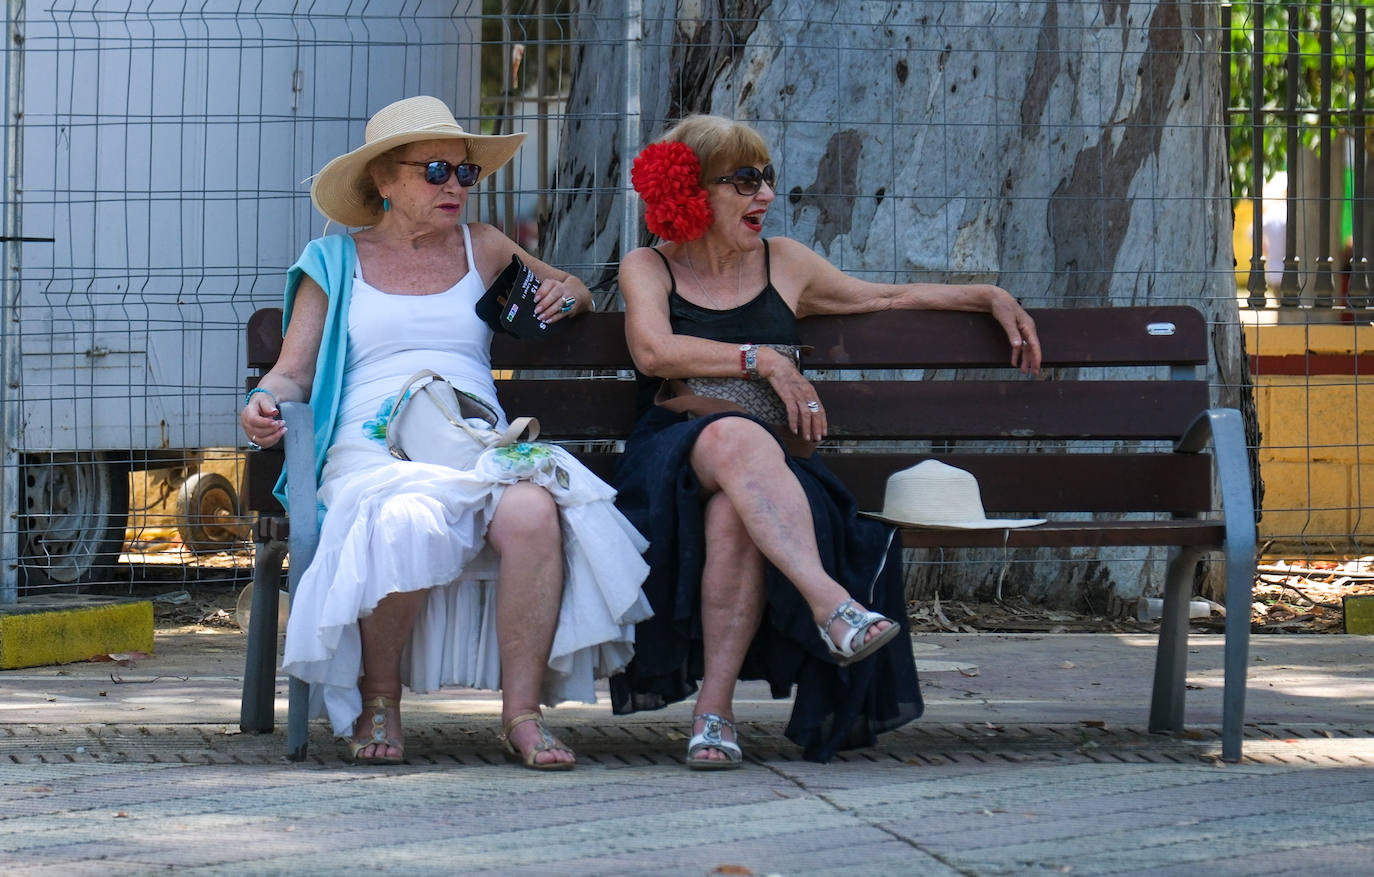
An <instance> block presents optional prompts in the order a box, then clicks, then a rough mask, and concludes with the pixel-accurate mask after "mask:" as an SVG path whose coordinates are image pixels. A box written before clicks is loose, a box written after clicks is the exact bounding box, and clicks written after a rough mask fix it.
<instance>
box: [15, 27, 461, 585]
mask: <svg viewBox="0 0 1374 877" xmlns="http://www.w3.org/2000/svg"><path fill="white" fill-rule="evenodd" d="M192 5H194V6H195V8H194V9H188V7H189V6H192ZM302 6H304V7H306V11H300V9H301V7H302ZM135 7H136V8H135ZM354 7H357V9H356V11H355V9H354ZM7 12H8V16H7V21H6V24H7V29H6V30H7V32H6V40H5V46H6V49H5V66H4V73H5V86H6V88H5V94H6V110H7V112H6V117H5V126H6V127H5V135H6V136H5V141H4V169H5V201H4V215H3V220H4V225H3V238H4V240H3V259H4V261H3V276H2V277H0V281H2V287H3V302H0V307H2V308H3V319H2V320H0V364H2V367H3V384H2V385H0V386H2V392H3V396H0V422H2V423H3V440H4V450H3V466H2V467H0V500H3V511H4V518H3V527H2V530H0V557H2V558H3V581H2V582H0V602H13V601H14V600H15V599H16V598H17V594H18V591H19V585H20V583H21V582H22V583H27V585H28V586H30V587H35V586H45V585H72V584H79V583H81V582H84V581H90V580H93V579H94V578H96V577H100V576H102V574H103V573H105V572H106V571H107V568H108V567H109V566H110V565H112V564H113V562H114V561H115V560H116V559H117V556H118V552H119V550H120V544H121V543H122V541H123V537H124V529H125V522H126V518H127V513H128V501H129V498H128V480H129V479H128V475H129V472H130V470H132V469H139V468H151V467H164V466H185V465H186V461H188V460H191V459H194V454H195V451H196V449H201V448H211V447H233V446H237V445H240V444H241V437H240V435H239V430H238V419H237V418H238V411H239V407H240V404H241V403H240V400H241V399H242V395H243V384H242V380H243V375H244V373H245V368H244V352H243V341H242V338H243V334H242V326H243V324H244V321H245V320H246V319H247V317H248V315H249V314H251V313H252V312H253V311H254V310H255V309H256V308H258V307H261V306H263V305H268V304H272V303H275V302H277V301H278V300H279V296H280V293H281V286H282V281H283V277H284V271H285V269H286V267H287V266H288V265H290V263H291V262H292V261H293V260H294V259H295V257H296V254H297V253H298V252H299V250H300V248H301V246H302V245H303V244H304V243H305V241H306V240H308V239H309V238H310V237H312V236H316V235H318V234H320V233H321V231H322V228H323V221H322V220H321V219H320V218H319V216H318V215H317V214H316V213H314V211H313V210H312V208H311V206H310V201H309V197H308V186H307V185H304V184H303V182H302V181H304V180H305V179H306V178H307V177H309V176H310V174H312V173H313V172H314V171H315V170H316V169H318V168H319V166H320V165H321V164H323V163H324V161H326V160H328V159H329V158H331V157H333V156H335V155H338V154H339V153H341V152H344V151H346V150H347V149H349V148H350V147H352V146H354V145H357V144H358V143H360V142H361V140H362V134H363V126H364V124H365V122H366V119H367V117H368V116H369V114H370V113H371V112H373V111H375V110H376V109H377V108H379V107H381V106H383V105H384V104H386V103H388V102H390V101H392V100H396V99H399V98H401V97H406V96H409V95H413V94H422V93H423V94H434V95H437V96H440V97H443V98H444V99H445V100H447V101H449V102H450V104H451V105H453V107H454V110H455V113H456V114H457V115H458V117H459V119H460V120H467V119H471V118H473V117H475V116H476V115H477V112H478V93H477V87H478V86H477V84H478V81H479V74H478V57H477V55H478V46H479V42H480V33H479V27H480V12H481V9H480V4H479V3H478V2H477V0H458V2H453V0H450V2H430V0H406V2H395V3H380V4H379V3H366V4H357V3H346V2H344V0H340V2H338V3H334V2H317V3H306V4H302V3H300V2H297V0H260V2H239V0H203V2H199V3H196V4H186V3H183V2H180V0H177V2H156V0H154V2H146V3H141V4H140V3H134V4H130V3H128V2H120V3H113V2H99V0H66V2H61V0H59V2H54V3H44V4H35V3H25V2H21V0H9V2H8V9H7ZM474 127H475V126H474ZM335 230H337V229H335Z"/></svg>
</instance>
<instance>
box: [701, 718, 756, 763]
mask: <svg viewBox="0 0 1374 877" xmlns="http://www.w3.org/2000/svg"><path fill="white" fill-rule="evenodd" d="M698 721H705V722H706V726H705V727H703V728H702V729H701V733H700V734H694V735H692V739H691V740H688V741H687V767H689V768H690V769H692V770H733V769H734V768H737V767H739V766H740V764H742V763H743V760H744V753H743V752H741V751H740V748H739V744H738V743H736V742H735V741H734V740H726V739H725V738H724V737H722V736H721V732H722V731H723V730H725V729H726V728H729V729H730V730H731V731H732V732H733V733H734V735H735V737H736V738H738V737H739V731H736V730H735V723H734V722H732V721H730V720H729V719H727V718H724V717H722V716H718V715H716V714H715V713H701V714H700V715H695V716H692V723H693V724H696V723H697V722H698ZM703 749H719V750H720V751H721V752H724V753H725V757H724V758H696V757H694V756H695V755H696V754H697V753H698V752H700V751H701V750H703Z"/></svg>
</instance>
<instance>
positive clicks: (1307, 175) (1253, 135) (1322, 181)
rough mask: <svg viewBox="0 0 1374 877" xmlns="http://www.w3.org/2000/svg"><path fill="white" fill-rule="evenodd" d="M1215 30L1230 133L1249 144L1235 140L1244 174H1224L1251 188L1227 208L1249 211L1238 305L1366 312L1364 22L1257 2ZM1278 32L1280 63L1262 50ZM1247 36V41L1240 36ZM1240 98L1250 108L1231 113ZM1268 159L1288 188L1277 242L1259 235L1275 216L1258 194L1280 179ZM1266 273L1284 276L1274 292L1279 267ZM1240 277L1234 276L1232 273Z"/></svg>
mask: <svg viewBox="0 0 1374 877" xmlns="http://www.w3.org/2000/svg"><path fill="white" fill-rule="evenodd" d="M1314 12H1315V13H1316V14H1315V16H1314V15H1313V13H1314ZM1241 16H1244V18H1241ZM1314 17H1315V19H1316V33H1315V37H1316V51H1315V57H1314V56H1313V55H1314V53H1313V52H1311V51H1310V50H1308V48H1307V47H1308V46H1310V45H1311V42H1312V36H1313V34H1312V31H1311V29H1310V24H1311V22H1312V19H1313V18H1314ZM1221 23H1222V25H1223V29H1224V30H1225V31H1226V32H1228V33H1231V34H1232V40H1231V42H1230V51H1229V52H1227V53H1226V55H1225V56H1224V57H1223V63H1224V64H1226V65H1227V74H1228V75H1227V77H1226V79H1227V81H1228V82H1229V83H1230V84H1231V94H1230V95H1229V99H1228V102H1227V104H1228V107H1229V108H1230V109H1229V112H1228V114H1227V115H1228V123H1229V124H1230V125H1231V126H1232V128H1233V131H1235V130H1236V129H1241V130H1244V131H1246V132H1247V133H1248V134H1249V138H1248V144H1247V143H1246V142H1245V138H1243V137H1242V138H1241V142H1240V144H1239V145H1240V147H1241V148H1240V149H1239V150H1237V149H1236V148H1235V147H1236V146H1237V145H1238V144H1237V143H1236V141H1235V140H1234V139H1233V140H1232V145H1233V157H1232V160H1233V162H1235V161H1237V160H1238V159H1237V157H1236V156H1235V155H1234V153H1235V152H1237V151H1242V152H1244V151H1248V156H1242V157H1240V159H1239V161H1240V162H1242V163H1245V162H1248V164H1249V167H1248V168H1247V167H1244V166H1243V164H1242V166H1240V167H1239V168H1238V170H1240V171H1241V173H1239V174H1233V178H1236V177H1239V178H1241V179H1244V180H1246V182H1247V183H1248V191H1238V192H1237V193H1236V196H1237V199H1238V200H1248V201H1249V202H1250V205H1251V212H1252V216H1253V222H1252V225H1251V239H1250V249H1251V255H1250V259H1249V265H1248V269H1249V270H1248V277H1247V279H1246V282H1245V284H1244V287H1245V290H1246V292H1247V293H1248V295H1246V296H1245V297H1243V298H1242V301H1243V303H1244V304H1246V305H1248V306H1249V307H1250V308H1252V309H1263V308H1269V307H1276V308H1280V309H1283V308H1298V307H1307V308H1311V309H1313V310H1314V311H1322V310H1326V311H1331V310H1333V309H1335V310H1338V311H1339V310H1344V311H1368V310H1369V309H1371V308H1374V277H1371V274H1370V270H1371V266H1370V258H1371V249H1374V198H1372V197H1371V193H1370V191H1369V183H1370V180H1369V174H1368V166H1369V163H1370V160H1369V138H1370V131H1369V128H1368V114H1367V108H1368V106H1369V84H1370V77H1369V68H1370V55H1369V16H1368V10H1367V9H1365V8H1363V6H1355V5H1354V4H1338V3H1332V2H1321V3H1304V4H1296V3H1290V4H1275V3H1264V2H1260V0H1256V2H1252V3H1246V4H1235V5H1225V6H1223V7H1222V19H1221ZM1276 30H1277V31H1279V33H1280V34H1281V35H1282V37H1283V39H1282V41H1281V44H1282V46H1283V48H1282V51H1281V52H1280V53H1277V55H1276V53H1274V52H1273V51H1271V50H1270V47H1272V46H1273V45H1274V44H1275V40H1274V39H1273V37H1274V36H1275V35H1276V34H1275V33H1274V32H1275V31H1276ZM1246 32H1248V34H1249V39H1248V41H1246V40H1244V39H1243V36H1242V34H1244V33H1246ZM1267 38H1268V39H1267ZM1246 42H1248V45H1246V44H1245V43H1246ZM1337 60H1339V61H1340V63H1339V64H1337V63H1335V62H1336V61H1337ZM1238 72H1239V73H1240V74H1241V75H1240V76H1237V75H1236V74H1237V73H1238ZM1246 73H1248V76H1245V75H1244V74H1246ZM1238 79H1242V80H1245V79H1248V82H1246V81H1240V82H1238V81H1237V80H1238ZM1314 80H1315V82H1314ZM1314 84H1315V93H1312V91H1311V86H1313V85H1314ZM1276 86H1277V87H1276ZM1247 87H1248V88H1247ZM1246 90H1248V93H1249V94H1248V97H1249V101H1248V106H1246V105H1239V106H1238V105H1237V102H1238V100H1239V99H1241V97H1242V94H1243V93H1244V92H1245V91H1246ZM1238 92H1240V93H1239V94H1238ZM1341 98H1343V100H1342V99H1341ZM1314 128H1315V132H1314V131H1313V130H1312V129H1314ZM1266 138H1277V140H1276V141H1274V140H1271V141H1266ZM1246 145H1248V147H1249V148H1248V150H1245V149H1244V147H1245V146H1246ZM1266 147H1268V148H1266ZM1275 157H1280V158H1281V160H1282V172H1283V174H1284V175H1285V177H1286V181H1287V185H1286V193H1285V195H1284V198H1283V209H1282V217H1281V219H1282V234H1281V236H1276V237H1272V238H1270V240H1269V241H1267V242H1266V239H1265V225H1266V223H1268V224H1269V225H1270V227H1271V229H1272V228H1273V227H1274V226H1275V225H1276V224H1277V223H1275V222H1274V220H1275V219H1278V218H1279V217H1274V216H1273V213H1274V212H1275V209H1274V206H1275V205H1274V200H1275V199H1273V198H1272V197H1270V198H1268V199H1266V197H1265V192H1264V189H1265V181H1266V179H1267V178H1268V179H1272V178H1273V176H1274V173H1275V171H1277V170H1279V169H1278V168H1274V167H1266V165H1267V164H1268V163H1269V162H1268V161H1266V159H1267V158H1268V159H1270V160H1273V159H1274V158H1275ZM1342 184H1343V185H1342ZM1338 185H1339V186H1340V191H1338V190H1337V186H1338ZM1266 202H1267V203H1266ZM1314 208H1315V209H1314ZM1343 220H1344V221H1343ZM1313 226H1315V227H1313ZM1266 243H1267V244H1268V246H1266ZM1276 249H1281V251H1282V252H1281V254H1279V253H1276V252H1274V250H1276ZM1266 250H1268V253H1267V254H1266ZM1274 261H1279V262H1281V264H1282V273H1281V274H1279V275H1278V280H1277V283H1275V282H1274V278H1275V274H1276V273H1277V272H1276V271H1275V270H1274V268H1276V267H1277V266H1276V265H1274V266H1271V265H1270V264H1269V263H1270V262H1274ZM1246 267H1247V266H1245V265H1238V266H1237V270H1238V271H1244V270H1245V269H1246ZM1313 317H1317V314H1313Z"/></svg>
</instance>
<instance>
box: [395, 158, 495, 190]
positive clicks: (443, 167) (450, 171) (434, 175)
mask: <svg viewBox="0 0 1374 877" xmlns="http://www.w3.org/2000/svg"><path fill="white" fill-rule="evenodd" d="M396 163H397V164H408V165H410V166H411V167H422V168H424V169H425V182H426V183H432V184H433V185H436V186H442V185H443V184H444V183H447V182H448V178H449V177H451V176H453V175H454V174H457V175H458V185H460V186H463V187H464V188H467V187H470V186H475V185H477V178H478V177H480V176H481V175H482V166H481V165H480V164H473V163H472V162H469V161H464V162H459V163H458V164H449V163H448V162H446V161H400V160H397V162H396Z"/></svg>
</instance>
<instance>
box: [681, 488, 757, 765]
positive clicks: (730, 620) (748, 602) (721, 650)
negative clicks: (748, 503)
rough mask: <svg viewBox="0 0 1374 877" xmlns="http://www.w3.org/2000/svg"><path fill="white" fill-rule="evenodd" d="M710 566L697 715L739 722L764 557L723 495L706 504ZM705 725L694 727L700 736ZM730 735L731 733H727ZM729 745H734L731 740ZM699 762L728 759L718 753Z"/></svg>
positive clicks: (704, 582) (704, 589)
mask: <svg viewBox="0 0 1374 877" xmlns="http://www.w3.org/2000/svg"><path fill="white" fill-rule="evenodd" d="M705 525H706V561H705V565H704V567H703V569H702V574H701V632H702V638H703V640H704V646H705V648H704V655H703V658H704V661H705V667H704V668H703V673H702V677H701V690H700V691H698V692H697V701H696V706H695V707H694V708H693V709H692V714H693V715H698V716H699V715H703V714H705V713H715V714H716V715H718V716H721V717H723V718H726V719H729V720H730V721H734V719H735V710H734V701H735V682H736V680H737V679H738V678H739V671H740V667H741V666H743V664H744V655H745V652H747V651H748V650H749V643H750V642H751V641H752V640H753V639H754V634H755V633H756V632H757V631H758V629H759V623H760V622H761V621H762V620H763V605H764V591H763V555H761V554H759V551H758V549H757V548H755V547H754V543H753V541H752V540H750V538H749V533H748V532H747V531H746V530H745V529H744V526H743V524H742V522H741V521H740V519H739V516H738V515H737V514H736V513H735V507H734V506H733V505H731V504H730V499H729V497H727V496H726V495H725V494H723V493H716V494H714V495H713V496H711V497H710V498H709V499H708V500H707V501H706V510H705ZM701 724H702V723H700V722H695V721H694V722H693V723H692V733H693V734H696V733H698V732H699V731H700V730H701V728H700V727H699V726H700V725H701ZM724 733H725V734H727V735H728V734H729V733H730V729H729V728H726V729H725V732H724ZM726 739H730V737H727V738H726ZM696 757H697V758H700V759H725V758H726V755H725V753H724V752H722V751H720V750H719V749H714V748H707V749H702V750H700V751H699V752H698V753H697V755H696Z"/></svg>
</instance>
